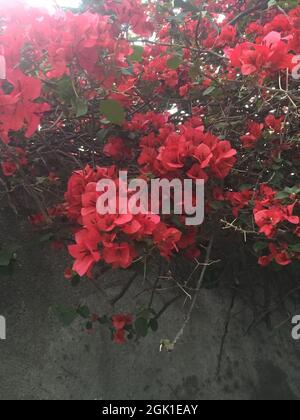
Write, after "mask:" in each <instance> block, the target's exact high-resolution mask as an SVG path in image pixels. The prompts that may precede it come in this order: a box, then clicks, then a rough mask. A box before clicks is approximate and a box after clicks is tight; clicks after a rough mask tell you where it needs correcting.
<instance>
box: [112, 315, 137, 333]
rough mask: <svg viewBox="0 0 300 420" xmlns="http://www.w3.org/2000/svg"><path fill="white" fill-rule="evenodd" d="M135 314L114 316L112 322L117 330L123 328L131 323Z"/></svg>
mask: <svg viewBox="0 0 300 420" xmlns="http://www.w3.org/2000/svg"><path fill="white" fill-rule="evenodd" d="M132 322H133V316H132V315H127V314H118V315H113V316H112V324H113V327H114V328H115V329H116V330H123V329H124V328H125V327H126V325H131V324H132Z"/></svg>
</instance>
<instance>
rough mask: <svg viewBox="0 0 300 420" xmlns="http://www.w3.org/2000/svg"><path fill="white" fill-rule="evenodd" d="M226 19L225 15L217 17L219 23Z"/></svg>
mask: <svg viewBox="0 0 300 420" xmlns="http://www.w3.org/2000/svg"><path fill="white" fill-rule="evenodd" d="M225 19H226V16H225V15H219V16H218V19H217V23H223V22H224V20H225Z"/></svg>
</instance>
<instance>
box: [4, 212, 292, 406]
mask: <svg viewBox="0 0 300 420" xmlns="http://www.w3.org/2000/svg"><path fill="white" fill-rule="evenodd" d="M0 219H1V234H0V243H5V244H7V243H16V242H17V243H20V244H24V243H25V244H26V243H29V241H30V240H31V233H30V231H29V229H28V228H25V227H24V224H22V223H16V221H15V219H14V218H13V217H12V216H8V215H7V214H2V216H1V218H0ZM64 268H65V258H64V256H63V255H61V253H57V252H54V251H50V250H49V249H47V248H42V247H33V248H32V247H29V246H28V247H26V246H25V247H24V246H23V248H21V249H20V250H19V253H18V260H17V266H16V269H15V271H14V274H13V275H12V276H2V277H1V278H0V296H1V297H0V314H1V315H4V316H6V319H7V340H6V341H0V362H1V363H0V399H1V400H5V399H9V400H12V399H33V400H39V399H46V400H48V399H59V400H61V399H68V400H74V399H80V400H90V399H126V400H128V399H172V400H178V399H275V400H276V399H287V400H290V399H299V398H300V357H299V356H300V342H296V341H293V340H292V339H291V326H290V323H289V322H288V323H285V324H283V325H282V326H281V327H278V328H276V329H275V330H274V331H272V332H270V331H268V330H267V329H266V325H265V324H264V323H263V324H260V325H259V326H258V327H257V328H255V329H253V330H252V332H251V333H250V334H245V330H246V328H247V326H248V325H249V324H250V323H251V320H252V318H251V311H249V309H248V308H247V307H246V305H245V304H244V302H243V301H242V300H241V299H237V300H236V302H235V305H234V308H233V310H232V316H231V322H230V324H229V328H228V334H227V336H226V341H225V346H224V352H223V358H222V366H221V373H220V376H219V377H218V378H217V377H216V370H217V365H218V357H219V352H220V345H221V341H222V337H224V326H225V322H226V319H227V315H228V308H229V307H230V302H231V294H230V293H228V291H226V290H222V289H220V290H210V291H209V290H204V291H203V292H201V294H200V296H199V300H198V304H197V309H196V310H195V312H194V314H193V319H192V322H191V323H190V324H189V325H188V327H187V330H186V333H185V335H184V337H183V339H182V341H181V342H180V343H179V344H178V346H177V348H176V349H175V351H174V352H172V353H164V352H163V353H160V352H159V344H160V339H161V338H173V337H174V334H175V333H176V332H177V329H178V327H179V326H180V325H181V324H182V322H183V319H184V318H183V316H184V311H183V310H182V307H181V303H180V304H178V305H177V306H176V305H175V306H174V307H173V308H172V309H171V310H170V312H168V313H167V314H166V316H165V318H164V321H163V322H161V328H160V330H159V331H158V332H157V333H155V334H154V333H153V334H150V336H149V337H147V338H146V339H145V340H143V341H142V342H141V343H139V344H136V343H130V344H128V345H126V346H116V345H113V344H112V343H111V342H110V338H109V335H108V332H107V330H106V329H101V328H99V330H98V331H97V332H96V333H95V334H94V335H88V334H87V333H86V332H85V331H84V330H83V327H82V323H81V322H80V321H76V322H75V324H74V325H72V326H71V327H70V328H63V327H62V326H61V324H60V323H59V321H58V320H56V319H55V317H53V315H52V314H51V312H49V307H50V306H51V305H55V304H65V303H67V304H70V305H71V304H78V303H87V304H88V305H89V306H90V307H91V308H92V309H94V310H96V311H97V312H100V313H104V312H105V310H106V309H107V306H106V303H105V300H104V299H103V297H102V296H101V294H99V293H98V292H96V291H95V289H94V287H93V286H92V285H90V284H88V283H87V284H85V285H82V286H80V287H79V288H70V287H68V288H65V287H64V286H65V284H66V282H65V280H64V278H63V274H62V273H63V271H64ZM137 281H142V279H137ZM123 282H124V273H120V272H116V273H115V274H113V276H112V275H110V278H109V279H103V284H104V286H105V284H113V285H114V288H113V289H114V290H112V293H114V292H115V291H117V290H118V286H119V285H120V284H121V283H123ZM134 293H135V290H134V288H133V289H132V290H131V291H130V293H129V294H128V296H127V297H126V299H125V302H123V303H122V304H121V309H124V308H126V307H127V306H128V305H129V306H130V305H132V303H133V295H134ZM299 313H300V311H299Z"/></svg>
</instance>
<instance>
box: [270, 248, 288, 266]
mask: <svg viewBox="0 0 300 420" xmlns="http://www.w3.org/2000/svg"><path fill="white" fill-rule="evenodd" d="M285 248H287V245H286V244H282V245H281V246H276V245H275V244H273V243H271V244H270V245H269V249H270V251H271V255H272V256H273V258H274V259H275V261H276V262H277V264H279V265H283V266H285V265H289V264H291V262H292V260H291V258H290V256H289V254H288V252H287V250H286V249H285Z"/></svg>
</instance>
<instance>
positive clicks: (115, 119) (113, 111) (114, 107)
mask: <svg viewBox="0 0 300 420" xmlns="http://www.w3.org/2000/svg"><path fill="white" fill-rule="evenodd" d="M100 111H101V112H102V114H103V115H104V116H105V117H106V118H107V119H108V121H110V122H111V123H113V124H116V125H122V124H123V122H124V121H125V110H124V108H123V106H122V105H121V104H120V102H118V101H115V100H113V99H106V100H104V101H102V103H101V106H100Z"/></svg>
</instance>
